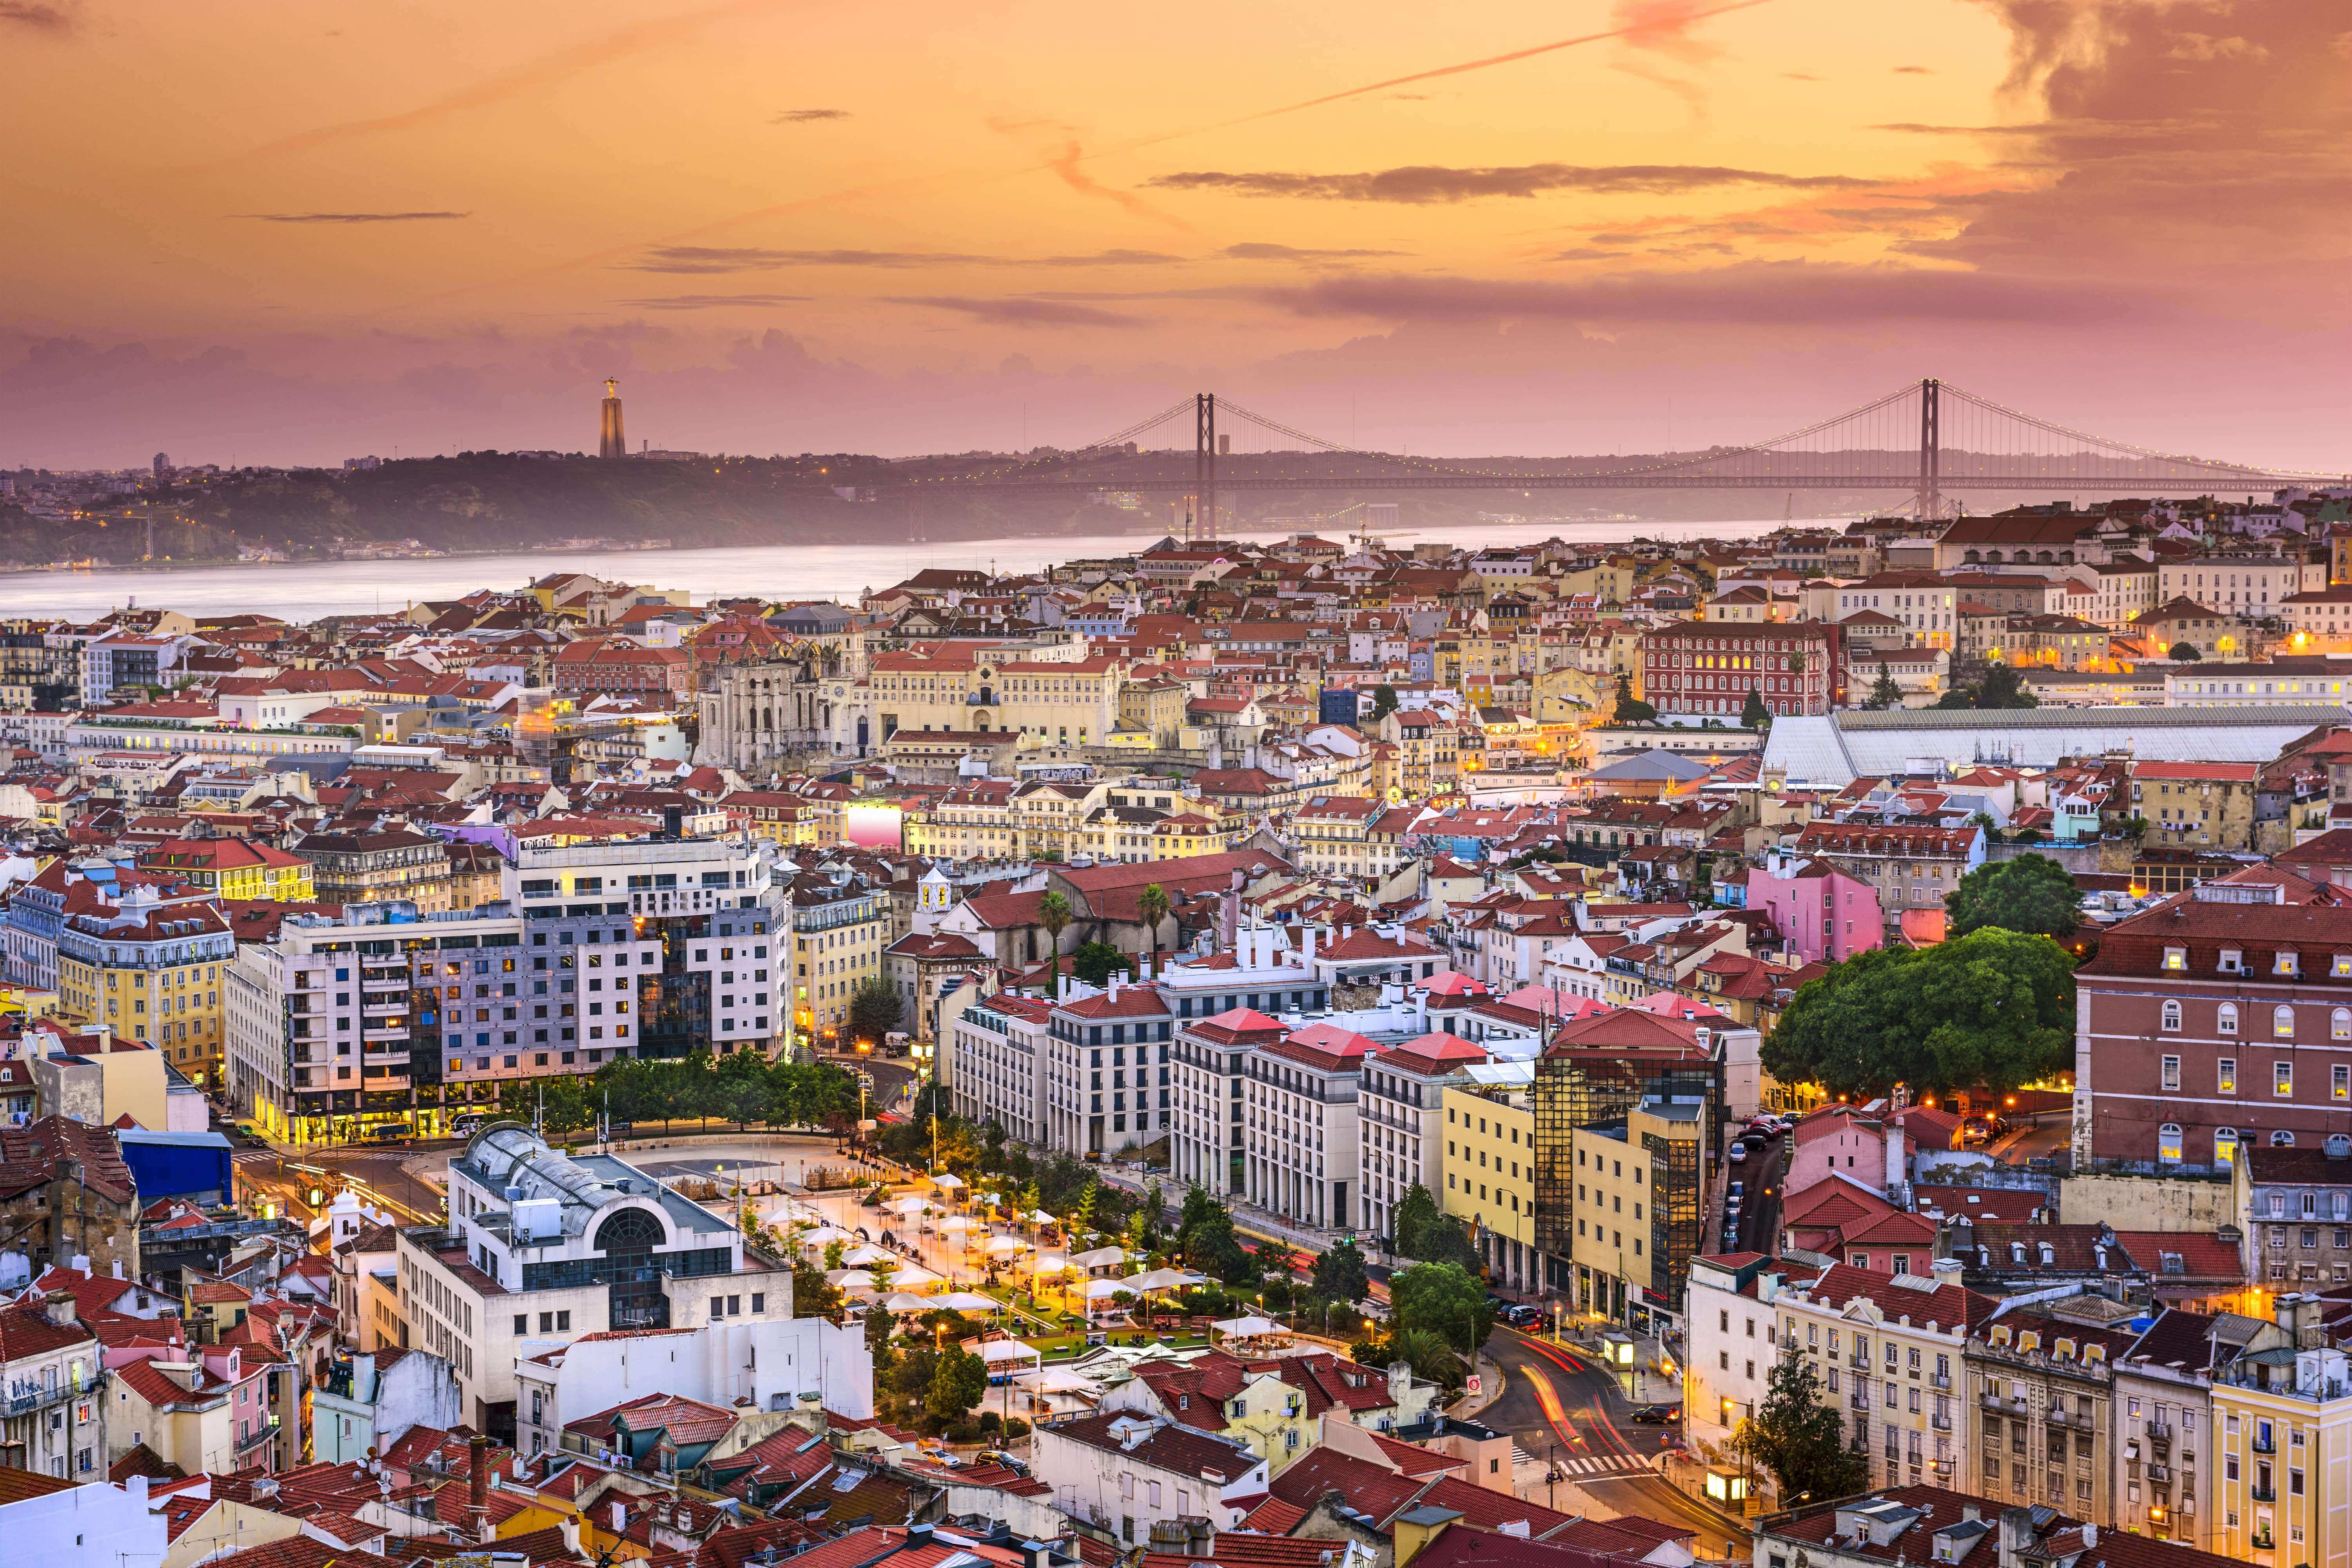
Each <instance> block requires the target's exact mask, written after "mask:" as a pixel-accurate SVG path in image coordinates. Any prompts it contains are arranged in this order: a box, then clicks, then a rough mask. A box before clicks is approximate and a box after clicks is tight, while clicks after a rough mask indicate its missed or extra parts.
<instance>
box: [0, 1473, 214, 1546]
mask: <svg viewBox="0 0 2352 1568" xmlns="http://www.w3.org/2000/svg"><path fill="white" fill-rule="evenodd" d="M12 1492H13V1494H14V1500H12V1501H10V1502H6V1503H0V1539H5V1541H6V1542H8V1556H9V1558H10V1560H11V1561H15V1562H23V1563H43V1564H47V1565H48V1568H162V1564H163V1553H164V1552H166V1551H167V1550H169V1548H170V1546H171V1521H168V1520H167V1519H165V1518H164V1516H163V1514H162V1513H161V1512H160V1511H156V1512H151V1511H150V1510H149V1509H148V1506H147V1478H146V1477H144V1476H133V1477H131V1479H129V1480H127V1481H125V1482H123V1483H122V1484H121V1486H119V1487H118V1486H111V1485H109V1484H108V1483H106V1482H104V1481H97V1482H93V1483H89V1484H79V1483H76V1482H73V1481H64V1480H51V1481H48V1482H47V1483H46V1485H45V1484H44V1483H42V1482H41V1481H40V1480H38V1479H29V1480H20V1481H18V1482H17V1483H16V1486H15V1487H13V1488H12Z"/></svg>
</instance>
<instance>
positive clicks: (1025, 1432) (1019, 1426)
mask: <svg viewBox="0 0 2352 1568" xmlns="http://www.w3.org/2000/svg"><path fill="white" fill-rule="evenodd" d="M1004 1435H1005V1436H1008V1437H1026V1436H1029V1423H1028V1422H1026V1421H1024V1420H1023V1419H1021V1417H1020V1416H1018V1415H1015V1416H1013V1417H1012V1418H1011V1419H1009V1420H1007V1421H1006V1422H1005V1423H1004Z"/></svg>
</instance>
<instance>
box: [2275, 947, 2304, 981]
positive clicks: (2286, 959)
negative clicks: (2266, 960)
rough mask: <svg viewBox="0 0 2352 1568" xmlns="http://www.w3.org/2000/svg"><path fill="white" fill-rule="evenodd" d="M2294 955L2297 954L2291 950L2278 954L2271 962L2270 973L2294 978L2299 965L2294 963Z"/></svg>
mask: <svg viewBox="0 0 2352 1568" xmlns="http://www.w3.org/2000/svg"><path fill="white" fill-rule="evenodd" d="M2296 956H2297V955H2296V954H2294V952H2282V953H2280V954H2278V955H2277V957H2276V958H2275V959H2273V962H2272V963H2271V973H2273V974H2283V975H2285V976H2287V977H2288V978H2289V979H2292V978H2294V974H2295V973H2296V972H2297V970H2298V968H2299V967H2300V966H2299V965H2298V963H2296Z"/></svg>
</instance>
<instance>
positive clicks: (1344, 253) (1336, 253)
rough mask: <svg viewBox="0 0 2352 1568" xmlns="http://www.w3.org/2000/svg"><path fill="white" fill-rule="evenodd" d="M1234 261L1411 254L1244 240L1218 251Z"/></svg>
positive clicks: (1407, 252)
mask: <svg viewBox="0 0 2352 1568" xmlns="http://www.w3.org/2000/svg"><path fill="white" fill-rule="evenodd" d="M1217 254H1218V255H1220V256H1223V257H1226V258H1230V259H1232V260H1234V261H1307V262H1320V261H1361V260H1369V259H1371V258H1376V257H1383V256H1409V255H1411V254H1412V252H1410V251H1404V250H1315V249H1308V248H1302V247H1298V246H1296V245H1275V244H1272V243H1270V242H1268V241H1265V240H1244V242H1243V243H1241V244H1239V245H1229V246H1227V247H1224V249H1223V250H1221V251H1219V252H1218V253H1217Z"/></svg>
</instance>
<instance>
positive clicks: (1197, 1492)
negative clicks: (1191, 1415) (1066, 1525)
mask: <svg viewBox="0 0 2352 1568" xmlns="http://www.w3.org/2000/svg"><path fill="white" fill-rule="evenodd" d="M1030 1473H1031V1474H1032V1475H1034V1477H1035V1478H1036V1479H1038V1480H1040V1481H1042V1482H1044V1483H1045V1485H1046V1486H1048V1487H1050V1488H1052V1489H1053V1493H1054V1504H1055V1507H1057V1508H1059V1509H1060V1510H1062V1512H1063V1513H1064V1514H1066V1515H1067V1516H1068V1517H1069V1518H1071V1519H1074V1520H1085V1521H1090V1522H1091V1523H1093V1524H1096V1525H1097V1526H1099V1527H1100V1528H1102V1529H1105V1530H1108V1531H1113V1532H1115V1533H1116V1534H1117V1536H1118V1540H1119V1542H1120V1544H1121V1545H1122V1546H1125V1545H1129V1544H1132V1545H1142V1544H1144V1543H1146V1542H1149V1541H1150V1539H1151V1527H1152V1526H1153V1525H1155V1524H1158V1523H1160V1522H1161V1521H1173V1520H1178V1519H1185V1518H1192V1519H1200V1518H1206V1519H1207V1520H1208V1521H1209V1522H1210V1523H1211V1524H1212V1525H1213V1526H1215V1527H1216V1528H1217V1529H1219V1530H1231V1529H1233V1528H1234V1525H1235V1524H1237V1523H1238V1522H1239V1521H1240V1519H1241V1515H1242V1513H1243V1511H1244V1510H1242V1509H1241V1508H1239V1507H1236V1506H1235V1505H1234V1503H1232V1502H1229V1501H1227V1499H1229V1498H1230V1499H1248V1500H1251V1501H1252V1502H1253V1503H1254V1502H1255V1501H1257V1500H1262V1499H1263V1497H1264V1495H1265V1490H1266V1462H1265V1460H1264V1459H1261V1458H1258V1457H1257V1456H1256V1455H1255V1454H1253V1453H1252V1452H1250V1450H1249V1449H1248V1447H1245V1446H1244V1445H1243V1444H1240V1443H1237V1442H1234V1440H1232V1439H1230V1438H1227V1437H1223V1436H1218V1435H1217V1434H1215V1433H1213V1432H1203V1431H1202V1430H1201V1429H1200V1428H1198V1427H1195V1426H1183V1425H1181V1424H1180V1423H1178V1422H1174V1421H1169V1420H1165V1419H1160V1420H1154V1419H1151V1418H1150V1417H1147V1416H1142V1415H1131V1414H1128V1413H1124V1412H1113V1411H1103V1412H1098V1413H1097V1414H1095V1415H1081V1416H1079V1417H1077V1418H1076V1419H1075V1420H1070V1421H1058V1422H1052V1423H1049V1424H1047V1425H1045V1426H1040V1427H1038V1428H1037V1429H1036V1434H1035V1436H1034V1438H1033V1439H1032V1441H1031V1445H1030Z"/></svg>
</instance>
